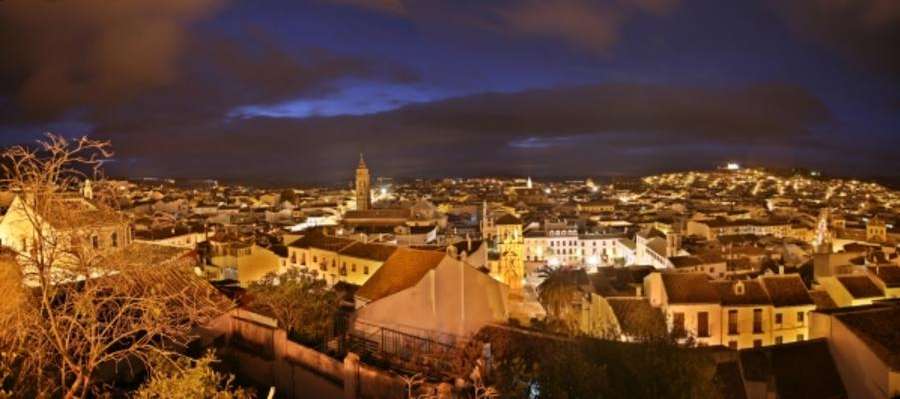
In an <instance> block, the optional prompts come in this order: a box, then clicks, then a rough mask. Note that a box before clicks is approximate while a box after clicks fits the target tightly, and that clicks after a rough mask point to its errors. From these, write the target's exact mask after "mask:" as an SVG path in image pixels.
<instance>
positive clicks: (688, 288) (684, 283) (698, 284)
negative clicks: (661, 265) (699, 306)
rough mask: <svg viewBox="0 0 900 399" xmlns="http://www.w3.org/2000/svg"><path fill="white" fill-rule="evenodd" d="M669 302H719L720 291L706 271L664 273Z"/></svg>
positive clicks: (663, 278) (663, 279)
mask: <svg viewBox="0 0 900 399" xmlns="http://www.w3.org/2000/svg"><path fill="white" fill-rule="evenodd" d="M661 277H662V281H663V285H664V286H665V289H666V295H668V297H669V303H672V304H678V303H719V302H720V300H719V292H718V291H717V290H716V288H715V287H714V286H713V285H712V284H710V282H709V277H707V275H706V274H705V273H662V275H661Z"/></svg>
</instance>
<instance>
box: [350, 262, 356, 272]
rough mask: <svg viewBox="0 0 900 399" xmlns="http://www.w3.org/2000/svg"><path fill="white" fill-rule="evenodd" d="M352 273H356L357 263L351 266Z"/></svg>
mask: <svg viewBox="0 0 900 399" xmlns="http://www.w3.org/2000/svg"><path fill="white" fill-rule="evenodd" d="M350 271H351V272H353V273H356V263H352V264H350Z"/></svg>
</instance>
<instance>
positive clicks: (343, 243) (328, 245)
mask: <svg viewBox="0 0 900 399" xmlns="http://www.w3.org/2000/svg"><path fill="white" fill-rule="evenodd" d="M355 243H357V241H355V240H351V239H349V238H342V237H331V236H325V235H320V236H310V237H309V242H308V244H309V247H310V248H318V249H324V250H326V251H333V252H338V251H340V250H341V249H344V248H346V247H347V246H349V245H353V244H355Z"/></svg>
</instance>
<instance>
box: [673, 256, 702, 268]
mask: <svg viewBox="0 0 900 399" xmlns="http://www.w3.org/2000/svg"><path fill="white" fill-rule="evenodd" d="M669 261H670V262H672V266H675V268H682V267H694V266H698V265H702V264H703V263H704V262H703V259H700V258H698V257H696V256H692V255H684V256H670V257H669Z"/></svg>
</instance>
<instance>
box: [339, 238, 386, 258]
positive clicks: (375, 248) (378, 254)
mask: <svg viewBox="0 0 900 399" xmlns="http://www.w3.org/2000/svg"><path fill="white" fill-rule="evenodd" d="M396 250H397V247H395V246H393V245H381V244H367V243H362V242H356V243H353V244H351V245H350V246H349V247H346V248H344V249H342V250H341V251H340V252H339V253H340V254H341V255H346V256H352V257H354V258H361V259H371V260H377V261H382V262H384V261H386V260H387V259H388V258H389V257H390V256H391V255H392V254H393V253H394V251H396Z"/></svg>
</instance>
